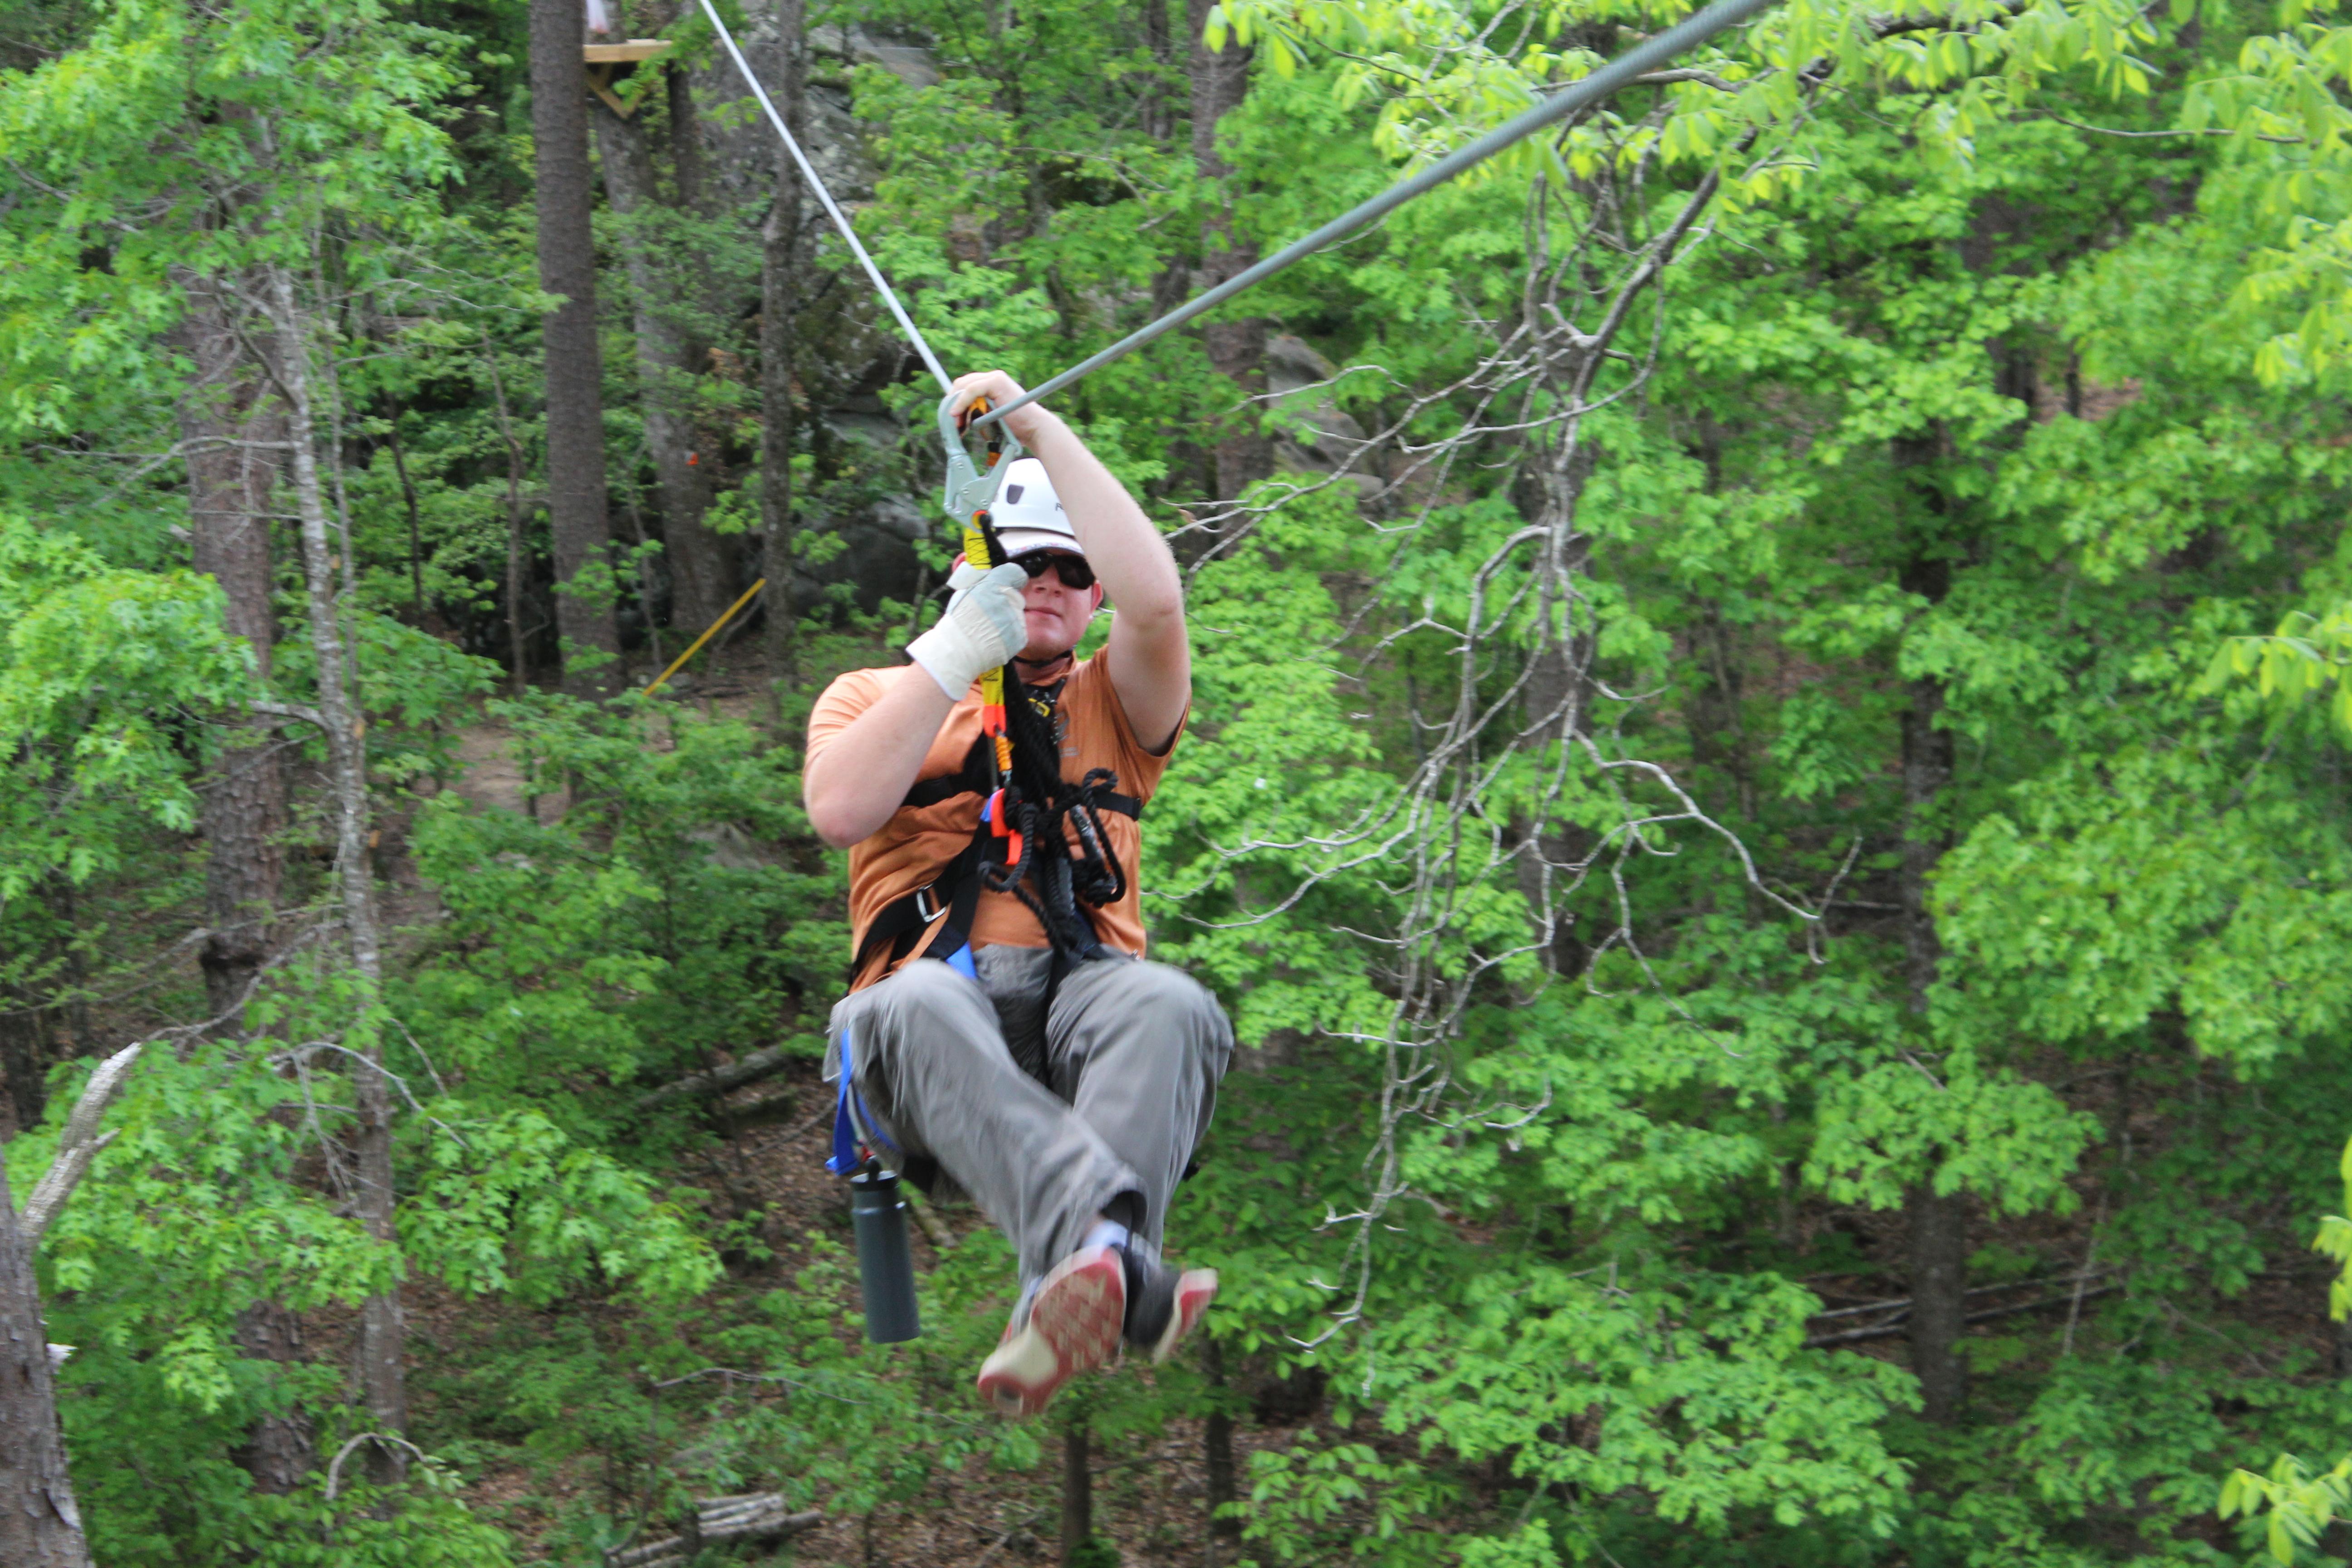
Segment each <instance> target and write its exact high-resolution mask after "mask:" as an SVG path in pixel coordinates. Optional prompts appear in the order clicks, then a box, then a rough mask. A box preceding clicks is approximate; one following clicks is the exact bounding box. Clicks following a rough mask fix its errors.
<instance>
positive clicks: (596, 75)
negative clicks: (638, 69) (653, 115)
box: [580, 38, 669, 120]
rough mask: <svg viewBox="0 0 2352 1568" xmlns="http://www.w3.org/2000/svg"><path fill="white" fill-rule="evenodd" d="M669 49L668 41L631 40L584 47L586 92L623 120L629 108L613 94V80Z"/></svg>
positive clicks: (657, 39) (581, 47) (585, 45)
mask: <svg viewBox="0 0 2352 1568" xmlns="http://www.w3.org/2000/svg"><path fill="white" fill-rule="evenodd" d="M668 47H669V40H668V39H667V38H631V39H630V40H629V41H628V42H627V43H625V44H583V45H581V46H580V58H581V61H582V63H583V64H584V65H586V66H587V68H588V90H589V91H591V92H593V93H594V94H595V95H596V96H597V97H598V98H601V99H603V100H604V105H605V107H606V108H608V109H610V110H612V111H613V112H614V113H615V114H617V115H619V116H620V117H621V118H622V119H624V120H626V119H627V118H628V117H629V111H630V106H629V105H627V104H625V103H623V102H622V101H621V100H619V99H618V98H617V97H615V96H614V93H613V78H614V76H616V75H619V74H621V73H624V72H625V71H627V70H628V69H629V68H630V67H632V66H634V65H635V64H636V63H637V62H638V61H639V60H649V59H651V58H654V57H655V56H656V55H657V54H660V53H661V52H662V51H663V50H665V49H667V48H668Z"/></svg>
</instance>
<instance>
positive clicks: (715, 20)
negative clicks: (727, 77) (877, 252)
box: [702, 0, 955, 392]
mask: <svg viewBox="0 0 2352 1568" xmlns="http://www.w3.org/2000/svg"><path fill="white" fill-rule="evenodd" d="M702 14H703V15H704V16H708V17H709V18H710V25H711V26H714V27H716V28H718V29H719V42H720V43H722V44H724V45H725V46H727V56H728V58H730V59H731V60H733V61H734V62H735V68H736V69H737V70H738V71H740V72H741V73H742V76H743V80H744V83H745V84H746V85H747V86H749V87H750V88H751V96H752V97H754V98H756V99H758V100H760V107H761V109H764V110H767V111H768V123H769V124H771V125H772V126H774V127H775V128H776V134H777V135H779V136H781V137H782V138H783V139H784V147H785V150H786V151H787V152H789V153H792V155H793V163H798V164H799V165H800V168H801V177H802V178H803V179H804V180H806V181H807V182H808V183H809V186H810V188H811V189H813V190H814V191H815V192H816V199H817V200H818V201H820V202H823V203H824V210H825V216H828V217H830V218H832V219H833V226H834V227H835V228H837V229H839V230H840V231H841V237H842V238H844V239H845V240H847V241H848V242H849V249H850V254H852V255H853V256H855V257H856V258H857V264H858V265H859V266H861V267H863V268H866V276H867V277H868V278H871V279H874V287H875V288H876V289H879V290H881V293H882V302H883V303H884V304H886V305H887V306H889V307H890V313H891V314H892V315H893V316H896V317H897V318H898V327H899V330H900V331H904V332H905V333H906V334H907V341H908V342H910V343H913V344H914V345H915V352H916V353H919V354H920V355H922V356H923V368H925V369H926V370H928V371H929V372H930V373H931V375H932V376H933V378H934V379H936V380H937V381H938V382H939V384H940V391H941V392H950V391H952V390H954V387H955V383H954V382H953V381H952V380H950V378H949V376H948V373H947V372H946V371H945V370H942V369H941V368H940V356H939V355H937V354H935V353H932V352H931V345H930V344H929V343H928V342H924V341H923V334H922V333H921V332H919V331H917V330H916V328H915V323H914V321H913V320H912V319H911V318H909V317H908V314H907V310H906V307H905V306H903V305H901V304H899V303H898V295H897V294H895V293H893V292H892V291H891V289H890V280H889V279H887V278H885V277H883V276H882V269H881V268H879V267H877V266H875V265H874V258H872V257H870V256H868V255H866V247H864V246H862V245H860V244H858V243H857V231H856V229H854V228H852V227H850V226H849V219H848V218H847V217H846V216H844V214H843V213H842V210H841V207H840V205H839V204H838V203H836V202H835V200H834V199H833V193H832V192H831V191H828V190H826V189H825V188H824V181H823V180H820V179H818V178H817V174H816V166H815V165H814V164H813V163H810V162H809V161H808V154H807V153H803V152H802V151H801V144H800V143H799V142H796V141H794V140H793V133H792V132H790V131H788V130H786V129H785V128H784V117H783V116H782V115H781V114H778V113H777V112H776V106H775V105H774V104H772V103H771V102H769V101H768V89H765V88H763V87H761V85H760V79H759V78H758V77H755V76H753V75H752V74H751V62H749V61H748V60H746V59H744V58H743V51H742V50H740V49H739V48H737V47H735V35H734V34H732V33H730V32H729V31H728V30H727V24H726V23H724V22H722V21H720V20H719V12H718V9H717V8H716V7H714V6H713V5H711V4H710V0H702Z"/></svg>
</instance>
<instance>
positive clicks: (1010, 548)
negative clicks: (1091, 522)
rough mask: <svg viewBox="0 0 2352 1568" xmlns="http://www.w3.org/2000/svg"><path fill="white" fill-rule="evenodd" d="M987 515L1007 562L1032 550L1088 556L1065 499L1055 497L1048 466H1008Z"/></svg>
mask: <svg viewBox="0 0 2352 1568" xmlns="http://www.w3.org/2000/svg"><path fill="white" fill-rule="evenodd" d="M988 515H989V519H990V521H992V522H994V523H995V524H996V537H997V540H998V542H1000V543H1002V544H1003V546H1004V558H1005V559H1006V560H1008V561H1010V560H1012V559H1013V557H1015V556H1018V555H1026V554H1028V553H1029V552H1031V551H1033V550H1064V551H1067V552H1070V553H1071V554H1073V555H1083V554H1085V553H1086V551H1085V550H1084V549H1083V548H1082V547H1081V546H1080V545H1079V543H1078V536H1077V534H1076V532H1075V531H1073V530H1072V529H1071V527H1070V515H1069V513H1067V512H1066V511H1064V510H1062V498H1061V497H1059V496H1057V495H1055V493H1054V481H1053V480H1052V479H1048V478H1046V476H1045V464H1043V463H1041V462H1039V461H1038V460H1037V459H1036V458H1013V461H1012V462H1011V463H1010V464H1009V465H1007V467H1006V468H1005V470H1004V482H1003V484H1001V485H999V486H997V487H996V504H995V505H993V506H992V507H990V508H989V509H988Z"/></svg>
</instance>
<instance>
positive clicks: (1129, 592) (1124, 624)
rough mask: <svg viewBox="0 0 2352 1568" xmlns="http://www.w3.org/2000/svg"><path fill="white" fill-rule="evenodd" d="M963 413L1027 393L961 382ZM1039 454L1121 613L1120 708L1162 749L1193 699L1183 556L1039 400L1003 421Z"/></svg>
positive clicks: (1113, 662)
mask: <svg viewBox="0 0 2352 1568" xmlns="http://www.w3.org/2000/svg"><path fill="white" fill-rule="evenodd" d="M955 392H956V399H957V401H956V405H955V406H956V407H957V408H959V409H961V408H963V407H966V406H969V405H970V404H971V401H972V399H974V398H976V397H986V398H987V399H988V400H989V401H990V402H991V403H992V404H994V405H998V406H1000V407H1001V406H1003V405H1005V404H1007V403H1010V402H1012V401H1013V399H1014V398H1016V397H1018V396H1020V395H1021V387H1020V385H1019V384H1018V383H1016V382H1014V381H1013V378H1012V377H1011V376H1009V375H1006V374H1004V373H1003V371H982V372H981V373H979V374H973V375H967V376H962V377H960V378H958V380H957V382H956V384H955ZM1005 424H1007V425H1009V426H1012V428H1013V435H1014V436H1016V437H1019V438H1020V441H1021V444H1022V445H1023V446H1024V447H1028V448H1029V449H1030V450H1031V451H1032V452H1034V453H1035V454H1036V455H1037V459H1038V461H1040V462H1042V463H1044V464H1045V473H1046V475H1047V477H1049V478H1050V479H1053V481H1054V492H1055V494H1056V495H1058V496H1060V497H1061V498H1062V510H1065V511H1066V512H1068V513H1069V515H1070V525H1071V527H1072V528H1073V529H1075V530H1076V532H1077V536H1078V544H1079V546H1080V547H1081V548H1082V549H1084V550H1085V551H1086V552H1087V563H1089V564H1091V565H1092V566H1093V567H1094V569H1095V575H1096V576H1097V577H1099V578H1101V579H1102V584H1103V588H1104V591H1105V592H1106V593H1107V594H1108V595H1109V597H1110V602H1111V607H1112V609H1113V610H1114V611H1115V612H1116V614H1115V615H1114V616H1113V618H1112V620H1111V624H1110V653H1111V658H1110V679H1111V685H1112V686H1113V687H1114V688H1115V689H1117V690H1118V705H1119V706H1120V707H1121V708H1122V709H1124V710H1126V712H1127V722H1128V725H1129V728H1131V729H1132V730H1133V731H1135V738H1136V739H1137V740H1138V741H1139V742H1142V744H1143V749H1144V750H1145V751H1147V752H1154V753H1157V752H1162V751H1165V750H1166V749H1167V747H1168V744H1169V742H1171V741H1173V740H1174V739H1175V738H1176V726H1177V725H1178V724H1180V723H1181V722H1183V720H1184V709H1185V707H1186V705H1187V704H1189V703H1190V702H1191V701H1192V645H1191V644H1190V642H1189V641H1187V639H1186V637H1185V635H1184V581H1183V578H1182V577H1181V576H1180V575H1179V574H1178V573H1177V570H1176V557H1175V555H1174V553H1173V552H1171V551H1170V550H1169V548H1168V542H1167V541H1166V540H1164V539H1162V538H1160V531H1159V530H1157V529H1155V528H1153V527H1152V526H1151V520H1150V519H1149V518H1147V517H1145V516H1144V515H1143V509H1142V508H1141V507H1139V506H1138V505H1136V504H1135V498H1134V497H1133V496H1130V495H1129V494H1128V493H1127V487H1126V486H1125V485H1122V484H1120V483H1119V482H1118V479H1115V478H1113V477H1112V475H1111V471H1110V470H1109V469H1108V468H1104V467H1103V466H1102V460H1101V459H1100V458H1097V457H1096V456H1095V455H1094V454H1093V453H1092V452H1090V451H1088V450H1087V444H1086V443H1085V442H1084V441H1081V440H1079V439H1078V437H1077V433H1076V431H1074V430H1072V429H1071V428H1070V427H1069V426H1067V425H1065V424H1064V423H1062V418H1061V416H1059V415H1057V414H1055V413H1054V412H1053V411H1052V410H1050V409H1048V408H1045V406H1043V405H1039V404H1035V403H1033V404H1030V405H1028V406H1027V407H1025V408H1022V409H1018V410H1016V411H1014V413H1013V416H1011V417H1010V418H1008V419H1006V420H1005Z"/></svg>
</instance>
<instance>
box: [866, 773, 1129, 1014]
mask: <svg viewBox="0 0 2352 1568" xmlns="http://www.w3.org/2000/svg"><path fill="white" fill-rule="evenodd" d="M989 750H990V747H989V740H988V737H987V736H985V735H982V737H980V739H979V740H977V741H975V742H973V743H972V748H971V751H970V752H967V753H965V756H964V763H963V769H962V771H961V772H960V773H941V774H940V776H939V777H937V778H931V779H921V780H919V781H917V783H916V784H915V787H914V788H912V789H910V790H908V792H907V798H906V799H905V800H904V801H902V802H901V803H900V804H899V809H900V810H905V809H906V808H907V807H908V806H927V805H940V804H941V803H943V802H946V801H950V800H954V799H957V798H959V797H960V796H962V795H977V796H983V797H984V796H985V795H987V794H988V793H989V790H990V787H991V785H990V779H989V765H988V764H989ZM1090 798H1091V800H1092V802H1093V805H1094V806H1095V808H1096V809H1097V811H1112V812H1117V813H1118V815H1119V816H1124V817H1128V818H1129V819H1131V820H1134V821H1140V820H1142V817H1143V803H1142V802H1141V801H1139V800H1138V799H1136V798H1135V797H1134V796H1133V795H1114V794H1111V793H1109V792H1108V791H1105V790H1100V789H1097V790H1095V791H1093V792H1092V794H1091V796H1090ZM1055 827H1056V829H1057V830H1058V827H1059V824H1058V823H1056V824H1055ZM1004 842H1005V841H1004V840H1003V839H1002V838H999V837H996V834H995V831H994V829H993V828H992V826H991V825H990V824H988V823H985V822H983V823H982V824H981V825H980V826H978V827H977V828H975V829H974V830H973V832H972V836H971V843H969V844H967V845H965V846H964V847H963V848H962V849H961V851H960V852H958V854H957V855H956V858H954V859H952V860H950V861H949V862H948V863H947V864H946V865H945V866H942V867H941V868H940V873H939V875H938V876H936V877H934V878H932V879H930V880H929V882H927V883H925V884H924V885H923V886H922V887H919V888H918V889H915V890H914V891H913V892H911V893H908V894H905V895H903V896H901V897H899V898H897V899H894V900H891V901H890V902H889V903H887V904H885V905H884V906H883V907H882V911H881V913H879V914H877V915H876V916H875V917H874V923H873V924H871V925H869V926H867V927H866V938H865V940H864V941H862V942H859V943H858V944H857V956H856V958H855V959H853V960H851V962H850V973H853V974H855V973H859V972H860V971H862V970H864V969H865V967H866V964H867V963H868V962H870V961H871V960H872V959H873V957H874V955H875V954H876V953H877V952H882V951H884V950H885V949H887V950H888V951H889V953H890V955H891V957H892V959H893V960H896V959H899V958H904V957H905V956H906V955H907V954H908V952H912V951H913V949H914V946H915V944H916V942H919V941H920V940H921V937H922V933H923V932H924V931H927V930H929V928H930V926H931V923H932V922H933V921H938V920H940V919H945V920H946V921H947V922H948V927H947V930H945V931H942V932H941V933H940V936H939V937H938V938H937V939H936V940H934V941H933V942H932V943H931V945H930V948H929V953H928V956H930V957H934V958H947V957H950V956H951V955H952V954H954V953H955V952H957V951H958V950H960V949H961V948H962V946H963V945H964V943H965V942H968V941H970V940H971V922H972V917H973V916H974V915H975V914H976V913H978V911H979V909H980V892H981V877H982V871H984V870H985V869H986V868H989V867H992V866H998V867H1001V866H1002V865H1003V854H1002V849H1003V844H1004ZM1105 848H1106V850H1107V849H1108V846H1105Z"/></svg>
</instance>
